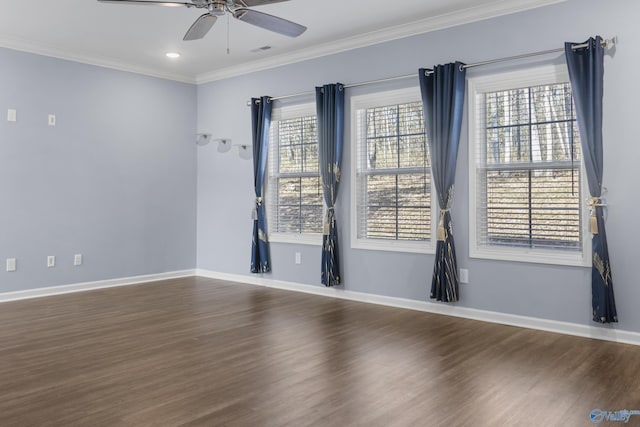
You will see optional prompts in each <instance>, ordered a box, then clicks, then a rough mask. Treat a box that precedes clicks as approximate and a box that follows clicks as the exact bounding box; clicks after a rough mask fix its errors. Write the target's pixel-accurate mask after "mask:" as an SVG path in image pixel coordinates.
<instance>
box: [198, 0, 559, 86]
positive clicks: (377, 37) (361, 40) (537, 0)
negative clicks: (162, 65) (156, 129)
mask: <svg viewBox="0 0 640 427" xmlns="http://www.w3.org/2000/svg"><path fill="white" fill-rule="evenodd" d="M565 1H566V0H509V1H504V0H499V1H495V2H493V3H490V4H485V5H481V6H474V7H471V8H468V9H464V10H460V11H456V12H451V13H446V14H443V15H438V16H433V17H430V18H426V19H421V20H418V21H414V22H409V23H406V24H401V25H396V26H393V27H389V28H385V29H382V30H377V31H371V32H368V33H364V34H360V35H358V36H354V37H347V38H344V39H341V40H336V41H332V42H329V43H323V44H320V45H316V46H312V47H309V48H305V49H300V50H297V51H294V52H291V53H287V54H283V55H277V56H272V57H269V58H265V59H261V60H257V61H251V62H246V63H244V64H239V65H236V66H232V67H227V68H222V69H219V70H215V71H211V72H209V73H203V74H199V75H197V76H196V83H197V84H203V83H209V82H213V81H217V80H223V79H227V78H230V77H236V76H238V75H243V74H249V73H252V72H256V71H262V70H267V69H270V68H275V67H279V66H283V65H288V64H293V63H296V62H301V61H305V60H309V59H314V58H319V57H322V56H327V55H331V54H334V53H339V52H344V51H348V50H352V49H357V48H362V47H367V46H371V45H375V44H379V43H383V42H386V41H391V40H397V39H401V38H405V37H410V36H415V35H418V34H424V33H429V32H432V31H437V30H442V29H445V28H451V27H456V26H459V25H464V24H469V23H472V22H477V21H483V20H485V19H490V18H495V17H498V16H504V15H510V14H513V13H518V12H523V11H526V10H530V9H535V8H539V7H544V6H549V5H552V4H556V3H563V2H565Z"/></svg>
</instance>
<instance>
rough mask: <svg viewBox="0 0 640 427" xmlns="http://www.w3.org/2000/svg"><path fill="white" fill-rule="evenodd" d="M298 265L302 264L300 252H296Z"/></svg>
mask: <svg viewBox="0 0 640 427" xmlns="http://www.w3.org/2000/svg"><path fill="white" fill-rule="evenodd" d="M296 264H302V254H301V253H300V252H296Z"/></svg>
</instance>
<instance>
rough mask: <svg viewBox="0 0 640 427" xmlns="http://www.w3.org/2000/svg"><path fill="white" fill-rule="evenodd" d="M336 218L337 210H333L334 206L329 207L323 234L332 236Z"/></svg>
mask: <svg viewBox="0 0 640 427" xmlns="http://www.w3.org/2000/svg"><path fill="white" fill-rule="evenodd" d="M334 218H335V209H334V208H333V206H327V217H326V218H325V221H324V229H323V231H322V234H324V235H325V236H328V235H329V234H331V221H332V220H333V219H334Z"/></svg>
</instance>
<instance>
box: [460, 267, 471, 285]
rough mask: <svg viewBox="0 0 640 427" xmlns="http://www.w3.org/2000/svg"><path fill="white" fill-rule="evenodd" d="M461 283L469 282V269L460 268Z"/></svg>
mask: <svg viewBox="0 0 640 427" xmlns="http://www.w3.org/2000/svg"><path fill="white" fill-rule="evenodd" d="M460 283H469V270H467V269H466V268H461V269H460Z"/></svg>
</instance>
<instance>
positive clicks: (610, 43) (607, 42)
mask: <svg viewBox="0 0 640 427" xmlns="http://www.w3.org/2000/svg"><path fill="white" fill-rule="evenodd" d="M615 43H616V40H615V37H613V38H610V39H606V40H602V46H603V47H611V46H613V45H615ZM587 46H589V44H588V43H580V44H574V45H573V46H571V48H572V49H583V48H585V47H587ZM560 52H564V48H563V47H562V48H558V49H551V50H542V51H539V52H532V53H524V54H522V55H515V56H508V57H506V58H498V59H491V60H489V61H482V62H475V63H473V64H465V65H463V66H462V68H465V69H466V68H474V67H481V66H483V65H490V64H497V63H499V62H506V61H514V60H517V59H524V58H530V57H532V56H542V55H550V54H552V53H560ZM427 72H428V71H427ZM415 76H416V75H415V73H414V74H408V75H406V76H397V77H388V78H386V79H378V80H369V81H366V82H361V83H352V84H346V85H344V87H345V88H349V87H359V86H367V85H370V84H376V83H386V82H391V81H395V80H404V79H409V78H412V77H415ZM314 93H315V91H308V92H300V93H294V94H292V95H283V96H274V97H272V98H271V100H272V101H278V100H282V99H289V98H297V97H300V96H309V95H313V94H314ZM247 105H251V101H247Z"/></svg>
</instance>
